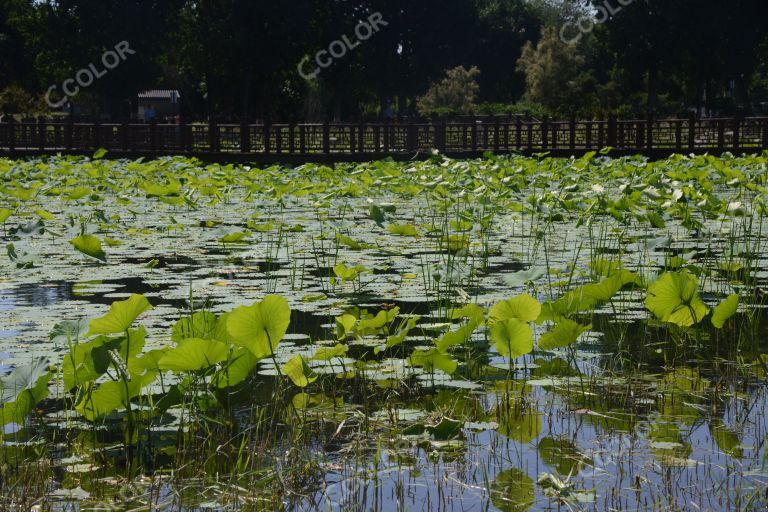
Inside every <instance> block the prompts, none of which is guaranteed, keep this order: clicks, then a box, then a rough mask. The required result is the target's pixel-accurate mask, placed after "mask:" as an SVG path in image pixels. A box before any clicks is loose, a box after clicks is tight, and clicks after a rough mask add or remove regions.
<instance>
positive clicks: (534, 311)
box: [488, 295, 541, 322]
mask: <svg viewBox="0 0 768 512" xmlns="http://www.w3.org/2000/svg"><path fill="white" fill-rule="evenodd" d="M539 315H541V303H539V301H538V300H536V299H534V298H533V297H531V296H530V295H519V296H517V297H514V298H512V299H509V300H505V301H503V302H499V303H498V304H496V305H495V306H493V307H492V308H491V310H490V312H489V313H488V316H490V318H491V321H494V322H498V321H500V320H508V319H510V318H516V319H518V320H522V321H523V322H535V321H536V319H538V318H539Z"/></svg>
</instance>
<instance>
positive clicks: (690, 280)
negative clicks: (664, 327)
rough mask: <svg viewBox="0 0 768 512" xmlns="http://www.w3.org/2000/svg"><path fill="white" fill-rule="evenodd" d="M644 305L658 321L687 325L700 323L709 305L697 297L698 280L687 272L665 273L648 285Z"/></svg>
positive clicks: (707, 311) (707, 312)
mask: <svg viewBox="0 0 768 512" xmlns="http://www.w3.org/2000/svg"><path fill="white" fill-rule="evenodd" d="M645 305H646V307H647V308H648V309H649V310H650V311H651V312H652V313H653V314H654V315H656V317H657V318H658V319H659V320H661V321H662V322H668V323H671V324H675V325H679V326H681V327H690V326H692V325H695V324H697V323H699V322H701V321H702V320H703V319H704V317H705V316H707V314H709V308H708V307H707V306H706V305H705V304H704V303H703V302H702V300H701V298H700V297H699V281H698V279H696V277H695V276H694V275H692V274H689V273H687V272H667V273H665V274H663V275H662V276H661V277H660V278H659V279H658V280H657V281H656V282H655V283H653V284H652V285H651V286H650V287H649V288H648V296H647V298H646V300H645Z"/></svg>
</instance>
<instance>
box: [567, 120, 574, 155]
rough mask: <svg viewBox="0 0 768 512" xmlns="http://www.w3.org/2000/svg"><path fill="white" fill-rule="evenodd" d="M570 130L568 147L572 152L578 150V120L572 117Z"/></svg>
mask: <svg viewBox="0 0 768 512" xmlns="http://www.w3.org/2000/svg"><path fill="white" fill-rule="evenodd" d="M568 130H569V138H568V147H569V149H571V150H574V149H576V119H575V118H573V117H571V122H570V124H569V125H568Z"/></svg>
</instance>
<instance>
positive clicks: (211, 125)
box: [208, 116, 219, 153]
mask: <svg viewBox="0 0 768 512" xmlns="http://www.w3.org/2000/svg"><path fill="white" fill-rule="evenodd" d="M208 150H209V151H210V152H211V153H218V152H219V126H218V125H217V124H216V120H215V119H214V118H213V116H211V118H210V120H209V121H208Z"/></svg>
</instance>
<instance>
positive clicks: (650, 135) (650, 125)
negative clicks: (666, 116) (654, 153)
mask: <svg viewBox="0 0 768 512" xmlns="http://www.w3.org/2000/svg"><path fill="white" fill-rule="evenodd" d="M647 128H648V135H647V136H646V141H645V145H646V147H647V148H648V149H653V115H651V114H649V115H648V127H647Z"/></svg>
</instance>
